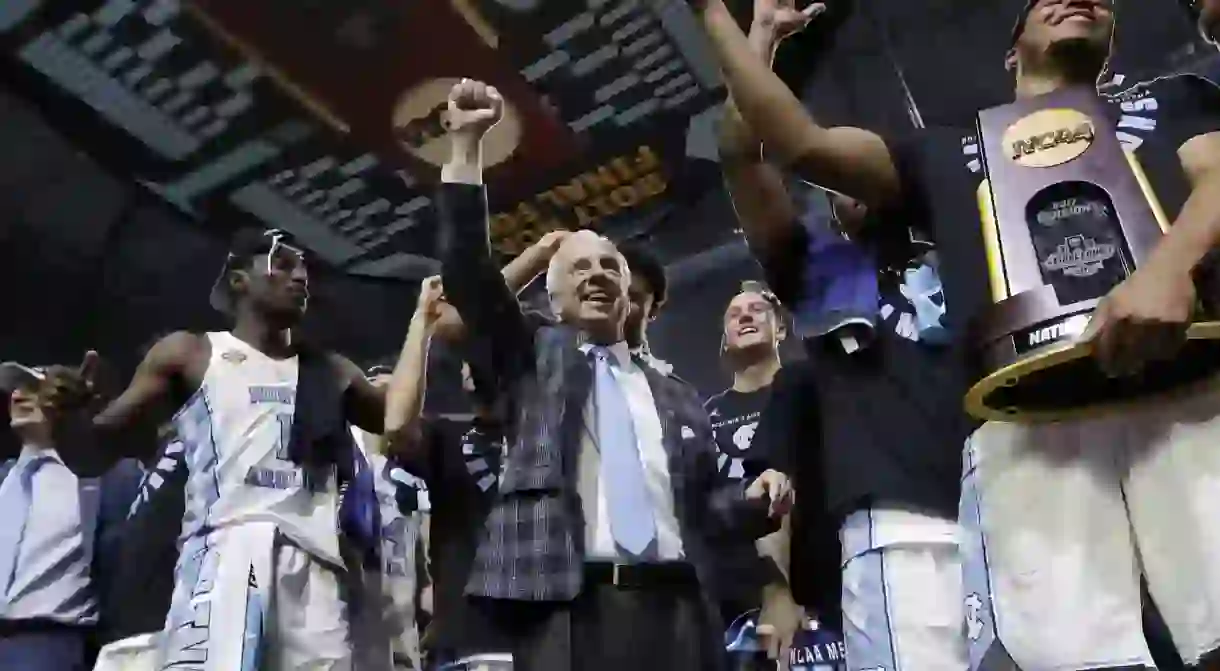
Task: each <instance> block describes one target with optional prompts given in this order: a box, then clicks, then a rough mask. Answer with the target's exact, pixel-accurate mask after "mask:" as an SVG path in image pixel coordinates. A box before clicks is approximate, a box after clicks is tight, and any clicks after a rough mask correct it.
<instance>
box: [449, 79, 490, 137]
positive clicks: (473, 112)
mask: <svg viewBox="0 0 1220 671" xmlns="http://www.w3.org/2000/svg"><path fill="white" fill-rule="evenodd" d="M503 116H504V98H502V97H501V96H500V92H499V91H497V90H496V87H494V86H488V85H487V84H484V83H483V82H477V81H474V80H473V79H463V80H462V81H460V82H458V83H457V84H454V86H453V88H452V89H451V90H450V91H449V101H448V106H447V108H446V110H445V115H444V118H443V119H442V120H441V123H442V124H443V125H444V127H445V130H447V131H449V133H450V134H452V135H464V136H467V137H469V138H470V139H480V138H482V137H483V135H484V134H485V133H487V131H489V130H491V127H492V126H494V125H496V124H497V123H499V121H500V119H501V118H503Z"/></svg>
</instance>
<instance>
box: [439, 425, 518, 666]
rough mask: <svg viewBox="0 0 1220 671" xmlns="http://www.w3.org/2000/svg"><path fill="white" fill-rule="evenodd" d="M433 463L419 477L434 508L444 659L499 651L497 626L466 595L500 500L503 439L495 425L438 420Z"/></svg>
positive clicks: (440, 625)
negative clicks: (485, 531) (487, 522)
mask: <svg viewBox="0 0 1220 671" xmlns="http://www.w3.org/2000/svg"><path fill="white" fill-rule="evenodd" d="M424 441H425V445H426V446H427V463H426V465H425V466H424V467H423V468H422V469H421V470H423V471H424V472H422V473H419V474H418V475H420V476H421V477H423V478H424V481H425V482H426V483H427V484H428V497H429V502H430V504H431V508H432V521H431V531H430V541H429V542H430V544H431V545H430V547H429V552H428V554H429V557H428V561H429V564H430V566H431V568H432V603H433V616H432V627H434V630H433V632H432V638H433V645H434V647H435V649H436V650H437V651H438V652H440V653H441V655H442V656H444V655H464V654H471V653H477V652H497V651H499V650H500V648H502V646H500V645H498V643H497V642H496V641H495V640H494V639H493V638H492V633H491V627H489V626H487V624H486V623H485V622H484V621H483V619H482V614H481V612H480V611H479V610H478V609H475V608H471V607H470V603H469V601H468V600H467V597H466V596H465V590H466V581H467V579H468V578H469V577H470V568H471V566H472V564H473V563H474V556H475V551H476V549H477V547H478V543H479V540H480V538H481V537H482V534H483V528H484V527H483V523H484V521H485V520H486V519H487V514H488V513H489V512H490V511H491V505H492V503H493V502H494V500H495V497H496V494H497V491H498V485H499V479H500V466H501V461H502V454H503V450H504V438H503V434H502V433H501V432H500V431H498V430H497V429H496V427H495V426H494V425H492V424H490V423H484V422H477V421H476V422H475V423H473V424H472V423H468V422H456V421H452V420H447V419H434V420H430V421H428V422H427V423H426V425H425V429H424Z"/></svg>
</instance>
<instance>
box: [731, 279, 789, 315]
mask: <svg viewBox="0 0 1220 671" xmlns="http://www.w3.org/2000/svg"><path fill="white" fill-rule="evenodd" d="M742 294H758V295H760V296H762V297H763V299H764V300H766V301H767V302H768V303H770V304H771V309H772V310H774V311H775V313H776V314H778V315H781V316H782V315H783V310H784V306H783V304H781V303H780V302H779V296H776V295H775V292H773V291H771V290H770V289H768V288H767V285H765V284H763V283H762V282H759V281H758V280H746V281H744V282H742V283H741V289H739V290H738V291H737V293H736V294H734V295H733V298H736V297H737V296H740V295H742ZM729 300H732V299H729Z"/></svg>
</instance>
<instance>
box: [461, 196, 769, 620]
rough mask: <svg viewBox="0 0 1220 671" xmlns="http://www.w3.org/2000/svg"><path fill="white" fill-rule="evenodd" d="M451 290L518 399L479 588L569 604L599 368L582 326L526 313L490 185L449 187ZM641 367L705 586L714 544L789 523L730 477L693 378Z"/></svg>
mask: <svg viewBox="0 0 1220 671" xmlns="http://www.w3.org/2000/svg"><path fill="white" fill-rule="evenodd" d="M437 202H438V207H439V212H440V219H441V236H442V244H441V247H442V252H441V259H442V271H441V275H442V281H443V282H444V286H445V295H446V297H447V298H448V300H449V301H450V303H452V304H453V306H454V307H455V308H456V309H457V311H458V313H459V314H460V315H461V316H462V319H463V321H464V322H465V323H466V325H467V327H468V330H467V333H468V336H467V343H466V347H467V360H468V362H469V363H470V365H471V369H472V372H473V373H474V377H475V380H476V383H477V385H478V386H479V388H480V389H481V390H482V391H483V392H485V393H486V392H487V391H489V389H490V390H491V391H493V392H494V393H495V394H496V395H497V396H498V397H499V398H501V399H507V400H508V401H509V407H510V408H511V411H510V416H511V420H510V427H509V435H508V439H509V445H510V447H509V450H508V456H507V461H506V464H505V468H504V474H503V477H502V479H501V484H500V495H499V497H498V500H497V502H496V503H495V505H494V506H493V507H492V510H491V513H490V514H489V516H488V519H487V522H486V528H485V530H484V531H485V533H484V536H483V537H482V539H481V541H480V543H479V548H478V551H477V554H476V556H475V560H474V565H473V568H472V570H471V575H470V578H469V581H468V583H467V586H466V592H467V594H470V595H472V596H481V597H489V598H497V599H515V600H530V601H568V600H571V599H573V598H574V597H575V596H576V595H577V594H578V593H579V592H580V589H581V581H582V578H583V575H584V538H585V527H584V524H585V522H584V515H583V512H582V509H581V504H580V499H579V496H578V494H577V492H576V477H577V476H576V469H577V463H576V461H577V459H576V455H577V454H578V447H579V444H580V442H579V441H580V428H581V412H582V411H583V409H584V405H585V401H586V399H587V398H588V394H589V391H590V389H591V387H592V380H593V373H592V367H591V365H590V363H589V360H588V358H587V357H586V356H585V355H584V354H582V353H581V351H580V350H579V345H580V344H581V336H580V334H579V333H578V332H577V331H576V330H575V329H573V328H571V327H569V326H565V325H563V324H556V323H554V322H552V321H549V320H546V319H544V318H542V317H540V316H533V315H526V314H523V313H522V311H521V307H520V305H519V303H518V302H517V298H516V296H514V295H513V294H512V293H511V292H510V291H509V289H508V287H507V286H506V285H505V284H504V280H503V278H502V277H501V275H500V270H499V268H498V267H497V266H496V264H495V262H494V261H493V259H492V256H491V248H490V244H489V241H488V231H487V202H486V195H485V193H484V190H483V188H482V187H480V186H470V185H464V184H442V185H441V187H440V192H439V194H438V199H437ZM639 363H640V364H641V368H642V370H644V371H645V374H646V375H647V378H648V382H649V385H650V387H651V388H652V394H653V399H654V401H655V403H656V408H657V414H658V416H659V417H660V419H661V424H662V434H663V435H662V439H663V442H664V446H665V449H666V451H667V453H668V454H669V471H670V479H671V482H672V487H673V494H674V508H675V513H676V514H677V518H678V522H679V524H680V526H681V533H682V541H683V547H684V549H685V552H686V556H687V559H688V560H689V561H690V562H691V563H692V564H694V566H695V569H696V571H697V572H698V573H699V575H700V578H701V582H702V583H703V585H704V587H705V591H708V588H709V587H710V586H711V584H712V583H711V580H710V575H711V574H710V569H709V566H708V559H709V557H710V555H709V550H708V543H709V542H710V541H711V540H713V539H714V538H716V537H718V536H725V537H727V536H730V535H732V536H738V537H741V536H745V537H749V538H758V537H761V536H764V535H766V534H768V533H771V532H772V531H774V530H775V529H776V528H777V525H776V523H774V522H772V521H771V520H769V519H768V518H767V505H766V503H765V502H748V501H746V499H745V496H744V494H745V484H744V483H736V484H730V485H725V484H719V483H718V480H717V478H716V477H715V476H716V452H715V442H714V439H713V437H712V429H711V423H710V421H709V420H708V417H707V413H706V412H705V411H704V410H703V405H702V402H701V400H700V398H699V396H698V394H697V393H696V392H695V390H694V389H693V388H691V387H690V385H688V384H686V383H685V382H683V381H681V380H679V379H677V378H676V377H673V376H667V375H662V374H660V373H657V372H656V371H655V370H653V369H652V368H651V367H650V366H647V365H643V362H639Z"/></svg>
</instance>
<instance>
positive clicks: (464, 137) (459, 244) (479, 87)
mask: <svg viewBox="0 0 1220 671" xmlns="http://www.w3.org/2000/svg"><path fill="white" fill-rule="evenodd" d="M503 104H504V103H503V100H502V99H501V98H500V95H499V93H497V92H496V90H495V89H494V88H491V87H488V86H486V85H484V84H480V83H478V82H472V81H469V80H462V82H461V83H459V84H458V85H457V86H455V87H454V89H453V91H452V92H451V93H450V97H449V109H448V116H447V118H446V123H447V127H448V128H449V129H450V132H449V139H450V143H451V154H450V158H449V161H448V162H446V163H445V165H444V166H443V167H442V168H441V185H440V190H439V193H438V197H437V203H438V207H439V214H440V226H441V238H442V243H441V278H442V282H443V284H444V286H445V295H446V297H447V299H448V300H449V302H450V303H451V304H452V305H453V307H455V308H456V309H457V312H458V315H459V316H460V317H461V319H462V321H463V322H464V323H465V324H466V326H467V327H468V329H469V330H468V334H467V335H468V344H469V345H470V346H471V347H470V349H471V351H472V352H473V355H472V361H471V365H472V366H476V367H478V368H480V369H481V370H482V372H483V374H484V375H485V376H489V377H490V379H492V380H494V384H495V385H496V386H497V387H501V386H503V385H504V384H506V383H507V381H508V380H510V379H512V378H515V377H516V376H518V375H520V374H521V373H522V372H523V371H524V366H527V365H529V363H530V362H531V361H532V356H531V354H532V351H533V348H532V346H531V343H532V331H531V330H530V328H529V326H528V324H527V323H526V320H525V316H524V315H523V314H522V312H521V306H520V305H519V304H518V302H517V296H516V295H515V294H514V292H513V291H512V290H511V289H510V288H509V286H508V284H507V283H506V282H505V280H504V277H503V276H502V275H501V274H500V269H499V268H498V267H496V263H495V261H494V260H493V259H492V254H491V243H490V240H489V236H488V216H487V194H486V191H485V190H484V188H483V158H482V139H483V134H484V133H486V132H487V130H489V129H490V128H491V126H492V125H494V124H495V123H496V122H497V121H499V119H500V116H501V115H502V114H503Z"/></svg>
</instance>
